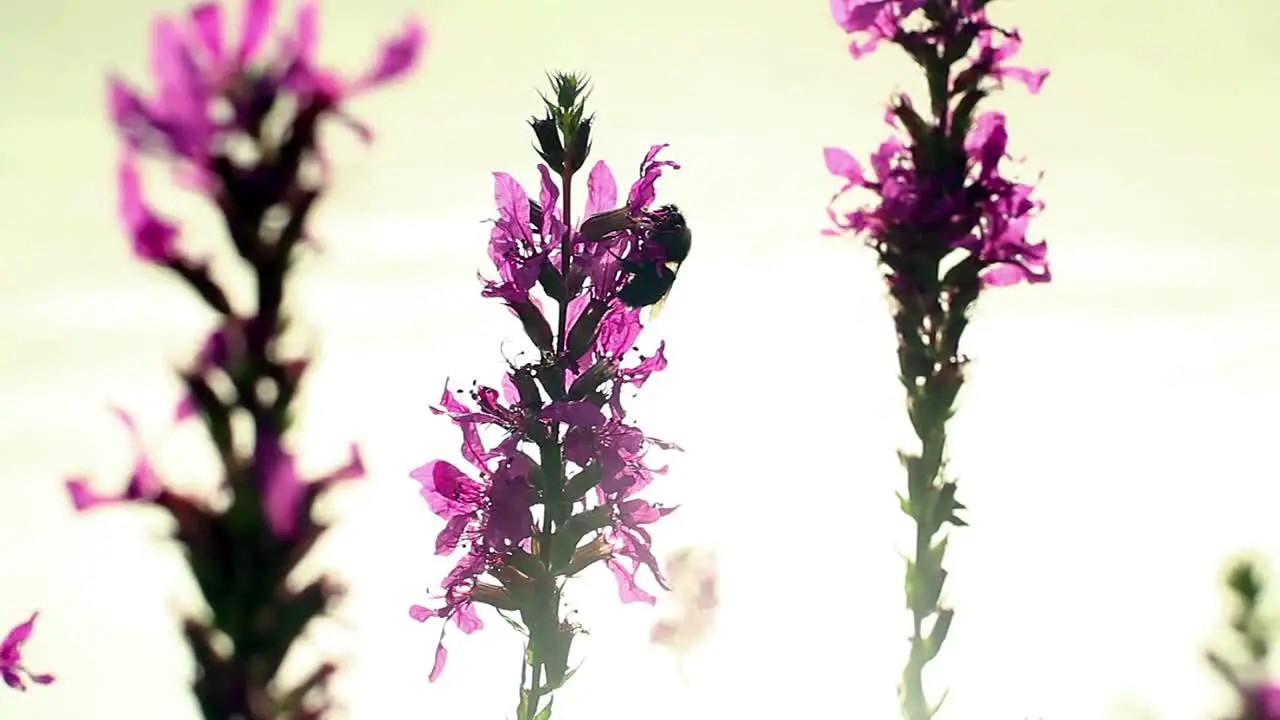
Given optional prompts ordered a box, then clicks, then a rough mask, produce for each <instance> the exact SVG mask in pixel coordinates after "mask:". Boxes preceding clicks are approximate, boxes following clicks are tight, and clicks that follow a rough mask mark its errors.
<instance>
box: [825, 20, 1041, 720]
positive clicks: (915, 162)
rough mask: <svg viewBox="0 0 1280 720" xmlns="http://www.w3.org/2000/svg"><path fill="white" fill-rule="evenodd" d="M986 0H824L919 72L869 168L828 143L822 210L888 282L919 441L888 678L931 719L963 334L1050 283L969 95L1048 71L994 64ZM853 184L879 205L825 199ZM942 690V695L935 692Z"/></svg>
mask: <svg viewBox="0 0 1280 720" xmlns="http://www.w3.org/2000/svg"><path fill="white" fill-rule="evenodd" d="M988 2H989V0H874V1H868V0H833V2H832V4H831V6H832V11H833V15H834V17H835V19H836V22H837V24H838V25H840V27H841V28H842V29H843V30H845V32H846V33H849V34H850V35H852V36H853V37H854V39H853V42H852V44H851V45H850V52H851V54H852V55H853V56H854V57H855V58H857V57H861V56H863V55H865V54H867V53H869V52H871V51H872V50H874V49H875V48H876V46H877V45H878V44H879V43H880V42H882V41H888V42H891V43H893V44H895V45H897V46H899V47H900V48H902V49H903V50H905V51H906V52H907V53H908V55H910V56H911V58H912V59H913V60H914V61H915V62H916V64H917V65H919V66H920V67H921V68H922V69H923V70H924V74H925V79H926V86H927V88H928V95H929V103H928V105H929V110H930V111H929V116H928V117H923V116H921V115H920V114H919V113H918V112H917V111H916V110H915V107H914V104H913V102H912V100H911V98H910V96H908V95H907V94H905V93H904V94H901V95H900V96H898V97H897V98H896V99H895V100H894V102H893V103H892V104H891V105H890V108H889V112H888V114H887V115H886V121H887V122H888V123H889V124H890V125H891V126H892V127H894V128H895V130H897V131H898V133H899V134H900V135H905V140H906V142H903V141H901V140H899V139H898V138H896V137H895V138H891V139H890V140H888V141H886V142H885V143H883V144H882V145H881V146H880V148H879V150H878V151H877V152H876V153H874V154H873V156H872V159H871V164H872V169H873V171H874V174H873V175H871V176H868V175H866V174H864V172H863V169H862V166H861V164H860V163H859V162H858V161H857V160H856V159H855V158H854V157H853V156H852V155H850V154H849V153H847V152H845V151H844V150H840V149H838V148H827V149H826V151H825V156H826V162H827V167H828V169H829V170H830V171H831V172H832V173H833V174H835V175H837V176H839V177H842V178H844V179H845V181H846V183H845V185H844V187H843V188H842V189H841V190H840V191H839V192H838V193H837V194H836V196H835V197H834V198H833V199H832V205H831V206H830V207H829V208H828V213H829V215H830V217H831V219H832V222H833V224H834V225H835V228H834V229H832V230H828V231H826V233H827V234H832V235H837V234H845V233H852V234H858V235H862V236H863V237H865V238H867V240H868V243H869V245H870V246H871V247H872V248H873V249H874V250H875V251H876V253H877V256H878V259H879V261H880V264H881V266H882V268H883V269H884V276H885V280H886V284H887V288H888V296H889V299H890V304H891V313H892V316H893V322H894V327H895V330H896V334H897V336H898V364H899V370H900V375H899V378H900V381H901V383H902V385H903V388H904V389H905V391H906V396H907V397H906V400H907V415H908V418H909V419H910V422H911V426H912V429H913V431H914V433H915V436H916V439H917V442H918V446H917V449H915V450H912V451H901V452H899V458H900V460H901V463H902V465H903V467H904V469H905V470H906V474H907V491H906V494H905V495H903V494H901V493H900V494H899V496H898V498H899V504H900V506H901V509H902V511H903V512H904V513H905V514H906V515H907V516H908V517H909V518H911V520H912V522H913V524H914V526H915V537H914V543H913V547H912V548H911V550H910V552H909V554H908V556H907V559H906V578H905V591H906V600H907V609H908V610H909V612H910V613H911V620H912V631H911V638H910V642H911V646H910V651H909V655H908V659H907V662H906V664H905V667H904V669H903V674H902V681H901V685H900V687H899V695H900V699H901V708H902V716H903V717H904V718H906V720H927V719H928V718H932V717H933V716H934V715H935V714H936V713H937V711H938V708H939V707H940V705H941V700H940V701H939V702H938V703H937V704H934V703H931V702H930V701H929V700H928V695H927V693H926V689H925V682H924V675H925V669H926V666H927V665H928V663H929V662H930V661H932V660H933V659H934V658H935V657H937V655H938V653H939V652H940V650H941V648H942V645H943V643H944V641H945V640H946V637H947V634H948V632H949V631H950V628H951V624H952V621H953V619H954V617H955V611H954V609H952V608H951V607H949V606H948V604H947V603H945V601H944V599H943V589H944V586H945V583H946V579H947V570H946V569H945V567H944V563H945V560H946V551H947V543H948V533H947V528H949V527H963V526H965V522H964V521H963V520H962V519H961V518H960V517H959V515H958V513H959V511H962V510H964V509H965V507H964V505H963V504H962V503H960V501H959V500H958V499H957V497H956V492H957V483H956V480H955V479H954V478H950V477H948V476H947V474H946V463H947V422H948V421H949V420H950V419H951V417H952V416H953V415H954V413H955V403H956V398H957V397H958V395H959V393H960V389H961V387H962V385H963V383H964V373H965V369H966V366H967V364H968V359H967V358H966V357H965V356H964V355H963V354H962V352H961V345H960V342H961V337H962V335H963V333H964V330H965V328H966V327H967V326H968V323H969V318H970V315H971V313H972V311H973V309H974V307H975V305H976V303H977V301H978V298H979V296H980V294H981V292H982V290H983V289H985V288H988V287H994V286H1003V285H1013V284H1016V283H1019V282H1031V283H1039V282H1047V281H1048V280H1049V279H1050V273H1049V269H1048V265H1047V262H1046V259H1045V257H1046V255H1045V244H1044V243H1043V242H1040V243H1029V242H1028V241H1027V240H1026V230H1027V224H1028V221H1029V220H1030V218H1031V217H1032V216H1033V215H1034V213H1036V212H1038V211H1039V209H1040V208H1041V204H1040V203H1039V202H1038V201H1033V200H1031V199H1030V195H1031V192H1032V190H1033V188H1032V187H1031V186H1030V185H1026V184H1022V183H1017V182H1014V181H1012V180H1009V179H1006V178H1005V177H1004V176H1003V175H1002V174H1001V172H1000V168H999V165H1000V163H1001V161H1002V160H1003V159H1004V158H1005V157H1006V144H1007V139H1008V135H1007V131H1006V129H1005V118H1004V116H1003V115H1002V114H1000V113H996V112H987V113H983V114H977V109H978V107H979V104H980V103H981V102H982V101H983V100H984V99H985V98H986V97H987V96H988V95H989V94H991V92H992V91H993V90H994V89H996V88H999V87H1000V86H1001V84H1002V81H1003V80H1005V79H1013V80H1018V81H1020V82H1022V83H1024V84H1025V85H1027V87H1028V88H1029V89H1031V91H1032V92H1038V90H1039V88H1040V85H1041V84H1042V83H1043V81H1044V79H1045V77H1046V76H1047V74H1048V73H1047V71H1043V70H1042V71H1029V70H1026V69H1024V68H1016V67H1011V66H1008V65H1007V64H1005V61H1006V60H1007V59H1008V58H1010V57H1011V56H1012V55H1013V54H1014V53H1015V52H1016V51H1017V48H1018V45H1019V42H1020V38H1019V36H1018V35H1017V33H1016V31H1012V30H1004V29H1001V28H999V27H998V26H996V25H994V24H992V23H991V22H990V21H989V20H988V18H987V15H986V10H985V7H986V5H987V4H988ZM854 188H862V189H865V190H870V191H871V192H872V193H873V194H874V195H875V196H877V199H876V201H875V202H874V203H873V204H872V205H871V206H868V207H864V208H861V209H858V210H856V211H853V212H843V213H842V212H837V210H836V208H835V205H836V202H837V201H838V200H839V199H840V198H841V197H842V196H843V195H844V194H845V193H847V192H848V191H850V190H852V189H854ZM943 698H944V699H945V694H944V696H943Z"/></svg>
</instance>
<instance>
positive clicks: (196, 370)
mask: <svg viewBox="0 0 1280 720" xmlns="http://www.w3.org/2000/svg"><path fill="white" fill-rule="evenodd" d="M243 8H244V9H243V13H242V22H241V23H240V25H241V27H240V35H239V36H238V38H236V39H234V40H229V39H228V38H227V37H226V36H227V34H228V33H227V30H226V25H227V23H225V22H224V19H223V9H222V7H221V6H220V5H219V4H217V3H201V4H199V5H196V6H194V7H192V8H191V9H190V10H189V11H188V12H187V13H186V15H185V16H184V17H182V18H174V17H170V16H167V15H162V16H160V17H158V18H157V20H156V21H155V23H154V26H153V32H152V72H153V75H154V76H155V84H156V87H155V91H154V93H153V95H152V97H149V98H144V97H143V96H142V95H141V94H140V93H139V92H138V91H136V90H134V89H133V88H132V87H131V86H129V85H128V84H127V83H126V82H125V81H124V80H122V79H120V78H116V77H113V78H112V79H111V80H110V82H109V93H108V101H109V103H108V105H109V110H110V114H111V119H112V122H113V124H114V125H115V127H116V130H117V131H118V132H119V134H120V136H121V140H122V146H123V147H122V151H121V161H120V167H119V169H118V184H119V191H120V200H119V211H120V218H121V221H122V223H123V225H124V227H125V229H126V231H127V232H128V234H129V235H130V237H131V239H132V245H133V252H134V255H135V256H136V257H138V258H139V259H140V260H142V261H144V262H147V263H150V264H153V265H156V266H159V267H162V268H164V269H166V270H171V271H172V272H173V273H174V274H175V275H177V276H178V277H179V278H180V279H181V280H183V281H184V282H186V284H187V285H189V286H190V287H191V289H192V290H194V291H195V293H196V295H197V296H198V297H199V298H200V299H201V300H203V301H204V303H205V304H206V305H207V306H208V307H209V309H210V310H212V311H213V314H214V315H215V316H216V318H217V324H216V327H215V328H214V330H213V331H212V332H211V333H210V334H209V335H208V337H207V338H206V340H205V342H204V344H203V346H202V347H201V349H200V350H199V352H198V353H197V354H196V357H195V358H194V361H193V362H191V363H190V364H189V365H188V366H187V367H185V368H183V369H182V370H181V371H180V373H179V375H180V377H181V380H182V382H183V385H184V387H185V389H186V394H185V396H184V398H183V399H182V401H181V402H180V403H179V405H178V407H177V408H176V410H175V411H174V413H173V419H174V422H175V423H180V422H184V421H188V420H196V421H199V422H200V423H201V424H202V425H203V426H204V429H205V430H206V431H207V433H208V436H209V438H210V440H211V442H212V443H213V445H214V446H215V448H216V451H217V455H218V457H219V460H220V463H221V465H222V471H223V472H222V478H221V481H222V482H221V488H220V492H219V493H218V497H217V500H218V501H219V502H215V498H212V497H211V498H209V499H207V500H206V499H203V498H195V497H189V496H187V495H185V494H183V493H179V492H176V491H174V490H173V489H171V487H170V486H169V485H168V484H167V483H165V482H164V481H163V480H162V478H161V477H160V475H159V474H158V473H157V471H156V469H155V468H154V467H153V465H152V463H151V462H150V460H149V459H148V455H147V453H146V451H145V449H144V448H143V444H142V441H141V440H140V438H139V433H138V429H137V427H136V426H135V423H134V421H133V419H132V418H131V417H130V416H129V415H128V414H126V413H125V412H123V411H121V410H118V409H117V410H116V414H117V416H118V417H119V418H120V420H121V421H122V422H123V423H124V424H125V426H126V428H127V429H128V430H129V432H130V435H131V437H132V442H133V445H134V452H135V460H134V463H133V469H132V471H131V473H130V479H129V482H128V484H127V486H126V487H125V489H124V490H123V491H121V492H119V493H102V492H98V491H95V490H94V489H93V488H92V487H91V485H90V483H89V481H88V480H87V479H85V478H82V477H77V478H72V479H70V480H68V482H67V489H68V492H69V494H70V496H71V500H72V502H73V504H74V505H75V507H76V508H77V509H78V510H90V509H93V508H96V507H101V506H104V505H112V504H120V503H126V502H132V503H145V504H149V505H154V506H157V507H160V508H163V509H164V510H165V511H167V512H168V513H169V514H170V515H171V516H172V517H173V519H174V521H175V536H176V538H177V539H178V540H179V542H180V543H181V544H182V545H183V547H184V549H185V550H186V553H187V559H188V562H189V563H190V565H191V569H192V572H193V574H194V575H195V579H196V581H197V583H198V585H199V587H200V589H201V592H202V593H203V595H204V599H205V600H206V602H207V604H208V607H209V613H208V616H191V617H187V618H185V619H184V621H183V632H184V633H185V635H186V639H187V642H188V645H189V646H190V648H191V650H192V652H193V654H194V655H195V660H196V664H197V667H198V672H197V673H196V680H195V684H194V688H193V689H194V692H195V695H196V697H197V700H198V701H199V704H200V706H201V710H202V712H203V713H204V715H205V717H207V718H210V719H211V720H212V719H214V718H217V719H218V720H225V718H229V717H238V718H243V719H244V720H267V719H268V718H270V719H271V720H275V719H276V718H279V717H284V716H288V717H293V718H299V719H301V718H320V717H322V716H323V715H324V714H325V713H326V712H327V711H328V708H329V703H328V699H327V692H326V690H327V682H328V679H329V677H330V676H331V675H332V674H333V673H334V672H336V669H337V668H336V666H335V665H334V664H333V663H327V662H326V663H322V664H321V665H320V666H319V667H318V668H317V669H316V670H315V671H314V672H313V673H311V674H310V675H309V676H307V677H306V678H305V679H304V680H303V681H302V682H301V683H299V684H297V685H295V686H294V687H292V688H289V687H284V686H281V684H280V683H279V682H278V681H277V679H276V674H277V671H278V669H279V668H280V666H281V663H282V662H283V660H284V658H285V656H286V654H287V653H288V652H289V650H290V648H291V647H293V645H294V644H295V642H296V641H297V640H298V638H299V637H300V636H301V635H302V633H303V632H304V631H305V630H306V628H307V627H308V626H309V624H310V621H311V620H313V619H315V618H318V617H321V616H323V615H325V614H326V613H327V612H329V611H330V610H331V608H332V607H333V605H334V604H335V603H336V602H337V601H338V599H339V597H340V595H341V593H342V591H343V589H342V587H341V585H340V584H339V583H338V582H337V581H336V580H335V579H334V578H333V577H332V576H331V575H329V574H327V573H325V574H321V575H320V577H318V578H316V579H315V580H313V581H312V582H311V583H309V584H308V585H306V586H304V587H302V588H295V587H294V586H293V585H292V584H291V583H289V582H287V580H288V579H289V578H290V577H291V576H292V575H293V573H294V570H295V569H296V567H297V566H298V564H299V563H300V562H301V561H302V559H303V558H304V557H306V556H308V553H309V552H310V550H311V549H312V547H313V546H314V545H315V543H316V542H317V541H318V540H319V539H320V538H321V536H322V535H323V533H324V531H325V530H326V529H327V526H326V525H325V524H324V523H322V522H320V521H319V520H318V519H317V518H315V517H314V516H313V512H312V511H313V509H314V507H315V505H316V503H317V501H318V500H319V498H320V497H322V496H323V495H325V494H327V493H328V491H329V490H331V489H333V488H335V487H337V486H338V485H340V484H342V483H344V482H345V481H348V480H354V479H358V478H361V477H363V476H364V465H363V461H362V459H361V455H360V451H359V448H358V447H357V446H356V445H355V444H352V445H351V446H350V448H349V450H348V451H347V459H346V462H345V464H343V465H342V466H341V467H339V468H338V469H336V470H334V471H332V472H329V473H327V474H323V475H322V476H320V477H317V478H312V479H308V478H306V477H304V476H303V475H302V473H301V472H300V471H299V467H298V461H297V458H296V457H295V456H294V453H293V452H292V451H291V450H290V449H289V443H288V439H287V438H288V432H289V430H290V429H291V427H292V423H293V420H294V415H295V414H296V399H297V396H298V393H299V391H300V389H301V385H302V381H303V378H304V375H305V373H306V370H307V369H308V367H309V365H310V362H311V360H312V358H311V357H310V355H301V356H299V355H289V354H286V353H285V352H283V351H282V350H281V347H282V342H281V341H282V339H283V336H284V333H285V329H286V327H287V326H288V325H289V320H290V318H289V317H288V316H287V314H286V308H285V299H286V294H287V292H286V291H287V289H288V287H289V282H288V278H289V271H290V270H291V269H292V268H294V267H296V265H297V263H296V261H297V259H298V258H297V255H298V253H297V248H298V247H299V246H300V245H301V244H302V243H303V242H304V241H306V240H307V239H308V226H307V221H308V219H309V217H310V213H311V210H312V209H313V207H314V206H315V204H316V202H317V201H318V200H319V199H320V197H321V196H322V195H323V194H324V191H325V190H326V188H327V185H328V178H327V173H326V172H325V170H326V168H325V165H324V153H323V148H322V147H321V146H320V144H319V142H318V140H317V133H318V128H319V125H320V122H321V121H322V120H324V119H326V118H335V119H338V120H340V121H342V122H344V123H345V124H347V125H349V126H351V127H354V128H355V129H356V130H357V132H359V134H360V135H361V137H363V138H364V139H365V140H368V139H370V138H371V137H372V135H371V133H370V132H369V131H368V129H367V128H364V127H363V126H362V125H361V124H360V123H359V122H358V121H356V120H355V119H353V118H352V117H350V116H349V115H348V114H347V113H346V112H345V110H344V109H343V107H342V102H343V101H344V100H345V99H347V98H349V97H353V96H355V95H357V94H359V93H362V92H364V91H366V90H369V89H372V88H375V87H378V86H380V85H383V84H385V83H387V82H389V81H391V80H394V79H397V78H399V77H402V76H403V75H405V74H406V73H407V72H408V71H409V70H410V69H411V68H412V67H413V65H414V64H415V63H416V61H417V58H418V56H419V54H420V53H421V49H422V45H423V43H424V41H425V32H424V30H423V28H422V27H421V25H419V24H417V23H416V22H410V23H407V24H406V25H405V28H404V30H403V31H402V32H401V33H400V34H399V36H398V37H396V38H394V39H392V40H390V41H388V42H387V43H385V44H384V45H383V47H382V49H381V50H380V52H379V53H378V55H377V58H376V59H375V61H374V63H373V65H372V67H371V68H370V69H369V70H367V71H365V72H363V73H360V74H358V75H356V76H355V77H353V78H350V79H343V78H342V77H340V76H339V75H338V74H337V73H335V72H334V71H332V70H329V69H326V68H323V67H321V66H320V65H318V63H317V61H316V49H317V48H316V46H317V24H318V11H317V6H316V4H315V3H314V2H303V3H302V4H301V5H300V6H299V7H298V10H297V14H296V16H295V18H294V22H293V25H292V26H291V27H288V28H283V29H278V30H277V29H275V28H274V27H273V26H274V25H275V23H274V15H275V5H274V3H273V2H270V1H269V0H247V2H246V3H245V4H244V6H243ZM268 116H270V118H271V121H270V122H267V119H268ZM147 157H152V158H159V159H161V160H163V161H165V162H166V163H167V164H168V166H169V168H170V169H171V170H172V171H173V172H174V173H175V175H176V177H177V178H178V179H179V180H180V181H181V182H182V183H183V184H184V185H185V186H186V187H188V188H189V189H193V190H195V191H196V192H197V193H199V194H200V195H203V196H204V197H205V199H207V200H209V201H210V202H211V203H212V204H214V205H216V207H217V209H218V211H219V212H220V213H221V215H222V217H223V221H224V224H225V226H226V229H227V232H228V234H229V235H230V240H231V245H232V246H233V247H234V249H235V251H236V253H237V254H238V255H239V257H240V259H241V260H242V261H243V264H244V266H245V267H246V268H247V271H248V273H249V275H250V277H251V280H252V281H253V283H254V286H255V288H256V293H255V297H254V300H255V302H254V304H253V307H251V308H239V307H236V306H235V305H233V303H232V302H231V300H230V298H229V295H228V293H227V292H226V291H225V290H224V285H223V284H222V282H223V281H221V280H220V279H217V278H214V277H213V275H212V273H211V271H210V263H209V262H208V260H207V259H204V258H193V257H191V256H189V255H188V254H186V253H185V252H184V251H183V249H182V248H180V247H179V242H178V241H179V234H180V230H179V224H178V223H177V221H176V220H172V219H169V218H166V217H163V216H162V215H161V214H160V213H159V212H157V211H156V210H154V209H153V208H152V207H151V206H150V205H149V204H148V202H147V200H146V198H145V197H144V193H143V182H142V172H141V170H142V168H141V164H140V161H141V160H142V159H144V158H147ZM312 168H318V169H319V170H320V172H318V173H317V172H313V171H312ZM233 417H236V418H237V422H235V423H233V422H232V418H233ZM240 419H246V420H248V421H250V422H248V423H242V422H239V420H240ZM224 499H225V500H229V502H228V503H227V504H226V505H225V506H222V503H221V502H220V501H222V500H224ZM219 636H220V637H221V638H222V639H229V640H230V647H231V650H230V651H227V650H226V649H224V646H225V645H226V643H224V642H220V641H219V640H218V639H216V638H219Z"/></svg>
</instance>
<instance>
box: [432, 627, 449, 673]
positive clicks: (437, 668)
mask: <svg viewBox="0 0 1280 720" xmlns="http://www.w3.org/2000/svg"><path fill="white" fill-rule="evenodd" d="M448 661H449V651H448V650H445V648H444V638H443V637H441V638H440V644H439V645H437V646H436V659H435V662H434V663H432V665H431V674H430V675H428V676H427V682H435V681H436V680H439V679H440V673H442V672H444V666H445V663H447V662H448Z"/></svg>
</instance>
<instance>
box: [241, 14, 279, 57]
mask: <svg viewBox="0 0 1280 720" xmlns="http://www.w3.org/2000/svg"><path fill="white" fill-rule="evenodd" d="M274 15H275V2H274V0H245V3H244V15H243V16H242V22H241V28H240V46H239V48H237V50H236V65H238V66H243V65H245V64H246V63H248V62H250V61H252V60H253V59H254V58H255V57H257V54H258V49H259V48H260V47H261V46H262V40H263V38H265V37H266V36H267V30H268V29H269V28H270V27H271V19H272V17H273V16H274Z"/></svg>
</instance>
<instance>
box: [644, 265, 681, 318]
mask: <svg viewBox="0 0 1280 720" xmlns="http://www.w3.org/2000/svg"><path fill="white" fill-rule="evenodd" d="M667 269H669V270H670V271H671V274H672V275H678V274H679V270H680V263H667ZM671 287H675V282H674V281H672V285H671ZM669 297H671V288H667V291H666V292H665V293H663V294H662V297H660V298H658V301H657V302H655V303H654V304H652V305H650V306H649V322H653V321H654V320H657V319H658V315H659V314H660V313H661V312H662V308H663V306H664V305H666V304H667V298H669Z"/></svg>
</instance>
